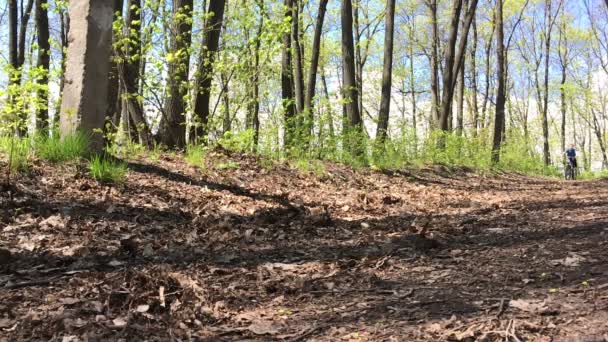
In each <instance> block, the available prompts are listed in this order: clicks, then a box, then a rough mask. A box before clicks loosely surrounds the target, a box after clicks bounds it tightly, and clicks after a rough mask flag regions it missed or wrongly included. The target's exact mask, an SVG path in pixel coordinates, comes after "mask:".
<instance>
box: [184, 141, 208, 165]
mask: <svg viewBox="0 0 608 342" xmlns="http://www.w3.org/2000/svg"><path fill="white" fill-rule="evenodd" d="M207 152H208V149H207V148H205V147H204V146H202V145H188V148H186V156H185V159H186V162H187V163H188V164H190V165H192V166H196V167H199V168H201V169H205V156H206V155H207Z"/></svg>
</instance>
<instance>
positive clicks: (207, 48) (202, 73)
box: [190, 0, 226, 141]
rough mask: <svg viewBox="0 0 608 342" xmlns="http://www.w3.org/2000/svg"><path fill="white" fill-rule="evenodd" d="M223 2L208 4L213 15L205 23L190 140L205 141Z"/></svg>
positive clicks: (220, 31)
mask: <svg viewBox="0 0 608 342" xmlns="http://www.w3.org/2000/svg"><path fill="white" fill-rule="evenodd" d="M225 7H226V1H225V0H216V1H210V2H209V9H208V10H207V14H211V13H213V15H212V16H211V17H210V18H208V19H207V21H206V23H205V28H204V33H203V42H202V46H201V54H200V56H199V62H198V68H199V70H198V72H197V74H196V85H195V87H196V89H197V91H196V100H195V103H194V119H195V122H194V125H193V126H192V129H191V130H190V140H193V141H196V140H202V141H204V140H205V139H206V134H207V124H208V122H209V115H210V110H209V101H210V99H211V83H212V81H213V63H214V61H215V55H216V54H217V51H218V50H219V42H220V35H221V33H222V23H223V21H224V10H225Z"/></svg>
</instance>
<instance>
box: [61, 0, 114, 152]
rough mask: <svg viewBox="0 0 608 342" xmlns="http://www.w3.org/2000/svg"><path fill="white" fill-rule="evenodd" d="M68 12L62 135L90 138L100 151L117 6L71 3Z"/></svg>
mask: <svg viewBox="0 0 608 342" xmlns="http://www.w3.org/2000/svg"><path fill="white" fill-rule="evenodd" d="M69 11H70V18H72V29H71V30H70V37H69V40H70V46H69V48H68V56H67V63H66V65H67V69H66V74H65V77H66V85H65V89H64V90H65V91H64V95H63V97H62V103H61V127H60V128H61V134H62V135H63V136H66V135H70V134H74V133H75V132H82V133H84V134H87V135H89V136H91V148H92V150H93V151H94V152H101V150H102V149H103V137H102V134H100V131H101V130H102V129H103V124H104V116H105V112H106V106H107V98H106V96H107V82H108V72H109V66H110V65H109V64H110V51H111V44H112V13H113V12H114V3H113V2H112V1H111V0H103V1H102V0H88V1H71V2H70V7H69Z"/></svg>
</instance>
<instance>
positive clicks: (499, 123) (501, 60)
mask: <svg viewBox="0 0 608 342" xmlns="http://www.w3.org/2000/svg"><path fill="white" fill-rule="evenodd" d="M495 15H496V77H497V78H498V89H497V90H496V114H495V116H494V141H493V144H492V162H493V163H494V164H496V163H498V162H499V161H500V146H501V144H502V139H503V126H504V124H505V97H506V94H505V81H506V80H505V76H506V75H505V42H504V25H503V0H497V1H496V12H495Z"/></svg>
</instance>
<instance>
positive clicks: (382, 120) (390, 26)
mask: <svg viewBox="0 0 608 342" xmlns="http://www.w3.org/2000/svg"><path fill="white" fill-rule="evenodd" d="M385 15H386V17H385V19H386V23H385V34H384V68H383V70H382V94H381V99H380V113H379V114H378V129H377V132H376V138H377V139H378V143H379V144H380V145H382V144H384V141H385V140H386V137H387V131H388V120H389V113H390V108H391V83H392V73H393V33H394V31H395V29H394V28H395V0H387V1H386V14H385ZM410 44H411V42H410Z"/></svg>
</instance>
